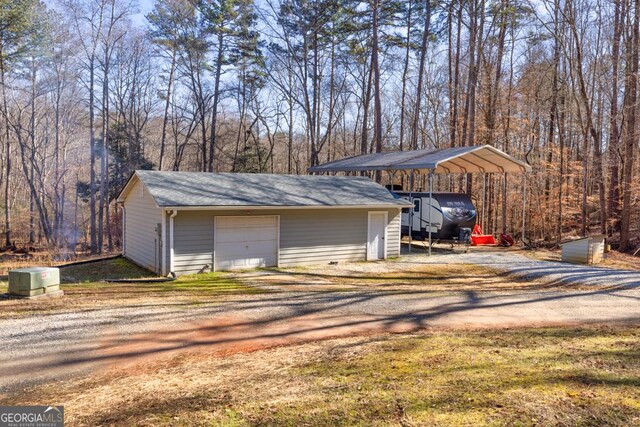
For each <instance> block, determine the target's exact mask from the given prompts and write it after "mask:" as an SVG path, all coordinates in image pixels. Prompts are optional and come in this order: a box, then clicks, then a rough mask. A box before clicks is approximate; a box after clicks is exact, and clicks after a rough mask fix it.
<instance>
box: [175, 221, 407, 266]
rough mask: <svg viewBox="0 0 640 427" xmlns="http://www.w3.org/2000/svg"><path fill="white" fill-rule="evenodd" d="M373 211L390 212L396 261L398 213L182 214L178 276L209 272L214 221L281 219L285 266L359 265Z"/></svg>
mask: <svg viewBox="0 0 640 427" xmlns="http://www.w3.org/2000/svg"><path fill="white" fill-rule="evenodd" d="M369 211H386V212H387V214H388V215H387V216H388V225H387V243H386V244H387V256H388V257H396V256H398V255H399V247H400V210H399V209H273V210H272V209H269V210H254V211H247V210H219V211H216V210H210V211H209V210H206V211H195V210H194V211H188V210H178V214H177V215H176V217H175V218H174V232H175V235H174V262H173V264H174V272H175V273H176V274H177V275H184V274H192V273H198V272H200V271H210V269H211V266H212V265H213V248H214V237H215V236H214V227H213V224H214V217H215V216H247V215H256V216H262V215H279V216H280V250H279V266H281V267H290V266H299V265H310V264H325V263H328V262H331V261H340V262H347V261H361V260H364V259H365V258H366V242H367V227H368V212H369ZM248 212H250V213H248ZM168 217H169V215H167V233H168V232H169V220H168ZM167 256H168V250H167ZM167 262H168V259H167Z"/></svg>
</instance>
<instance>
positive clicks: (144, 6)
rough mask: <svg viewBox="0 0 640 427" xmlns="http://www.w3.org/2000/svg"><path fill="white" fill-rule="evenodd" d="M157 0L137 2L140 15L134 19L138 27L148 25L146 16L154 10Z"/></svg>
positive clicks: (134, 16) (137, 14)
mask: <svg viewBox="0 0 640 427" xmlns="http://www.w3.org/2000/svg"><path fill="white" fill-rule="evenodd" d="M154 2H155V0H137V3H138V13H136V14H135V15H133V17H132V19H133V22H134V23H135V24H136V25H139V26H140V27H145V26H146V25H147V19H146V18H145V15H147V14H148V13H149V12H150V11H151V9H153V4H154Z"/></svg>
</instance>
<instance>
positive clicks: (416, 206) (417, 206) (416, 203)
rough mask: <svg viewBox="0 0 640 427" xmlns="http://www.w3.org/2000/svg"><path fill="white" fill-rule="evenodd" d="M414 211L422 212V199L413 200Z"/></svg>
mask: <svg viewBox="0 0 640 427" xmlns="http://www.w3.org/2000/svg"><path fill="white" fill-rule="evenodd" d="M413 211H414V212H420V199H414V200H413Z"/></svg>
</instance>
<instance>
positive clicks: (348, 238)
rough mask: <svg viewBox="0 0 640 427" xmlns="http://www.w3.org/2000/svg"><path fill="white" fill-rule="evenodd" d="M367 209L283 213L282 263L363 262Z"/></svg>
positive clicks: (281, 236)
mask: <svg viewBox="0 0 640 427" xmlns="http://www.w3.org/2000/svg"><path fill="white" fill-rule="evenodd" d="M367 212H368V210H360V209H353V210H351V209H331V210H298V211H289V212H283V213H282V214H280V260H279V261H280V266H281V267H290V266H296V265H304V264H322V263H327V262H330V261H360V260H363V259H365V257H366V242H367V221H368V216H367Z"/></svg>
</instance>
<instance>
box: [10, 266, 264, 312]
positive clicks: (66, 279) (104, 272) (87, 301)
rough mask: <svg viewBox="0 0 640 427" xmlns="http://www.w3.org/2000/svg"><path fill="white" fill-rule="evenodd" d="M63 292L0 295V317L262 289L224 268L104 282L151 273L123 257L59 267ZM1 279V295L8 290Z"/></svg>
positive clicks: (195, 300)
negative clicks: (23, 296) (150, 280)
mask: <svg viewBox="0 0 640 427" xmlns="http://www.w3.org/2000/svg"><path fill="white" fill-rule="evenodd" d="M60 275H61V281H62V286H61V289H63V290H64V296H63V297H55V298H46V299H35V300H20V299H5V300H2V299H0V319H2V318H10V317H16V316H23V315H29V314H38V313H44V312H52V311H74V310H83V309H95V308H109V307H121V306H126V305H152V304H185V305H187V306H189V305H190V304H199V303H205V302H215V301H217V300H220V299H221V298H222V297H224V296H227V295H237V294H253V293H263V292H266V291H265V290H262V289H258V288H255V287H251V286H248V285H247V284H244V283H241V282H239V281H238V280H236V279H234V278H233V277H232V276H231V275H230V274H227V273H204V274H198V275H193V276H182V277H180V278H178V279H177V280H175V281H171V282H160V283H145V282H135V283H109V282H104V281H101V280H104V279H143V278H149V277H153V273H151V272H149V271H147V270H145V269H143V268H141V267H139V266H137V265H135V264H133V263H132V262H129V261H128V260H126V259H125V258H114V259H110V260H106V261H100V262H92V263H88V264H81V265H75V266H69V267H64V268H61V269H60ZM7 286H8V285H7V282H6V281H3V282H0V294H3V293H5V292H6V291H7Z"/></svg>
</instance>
